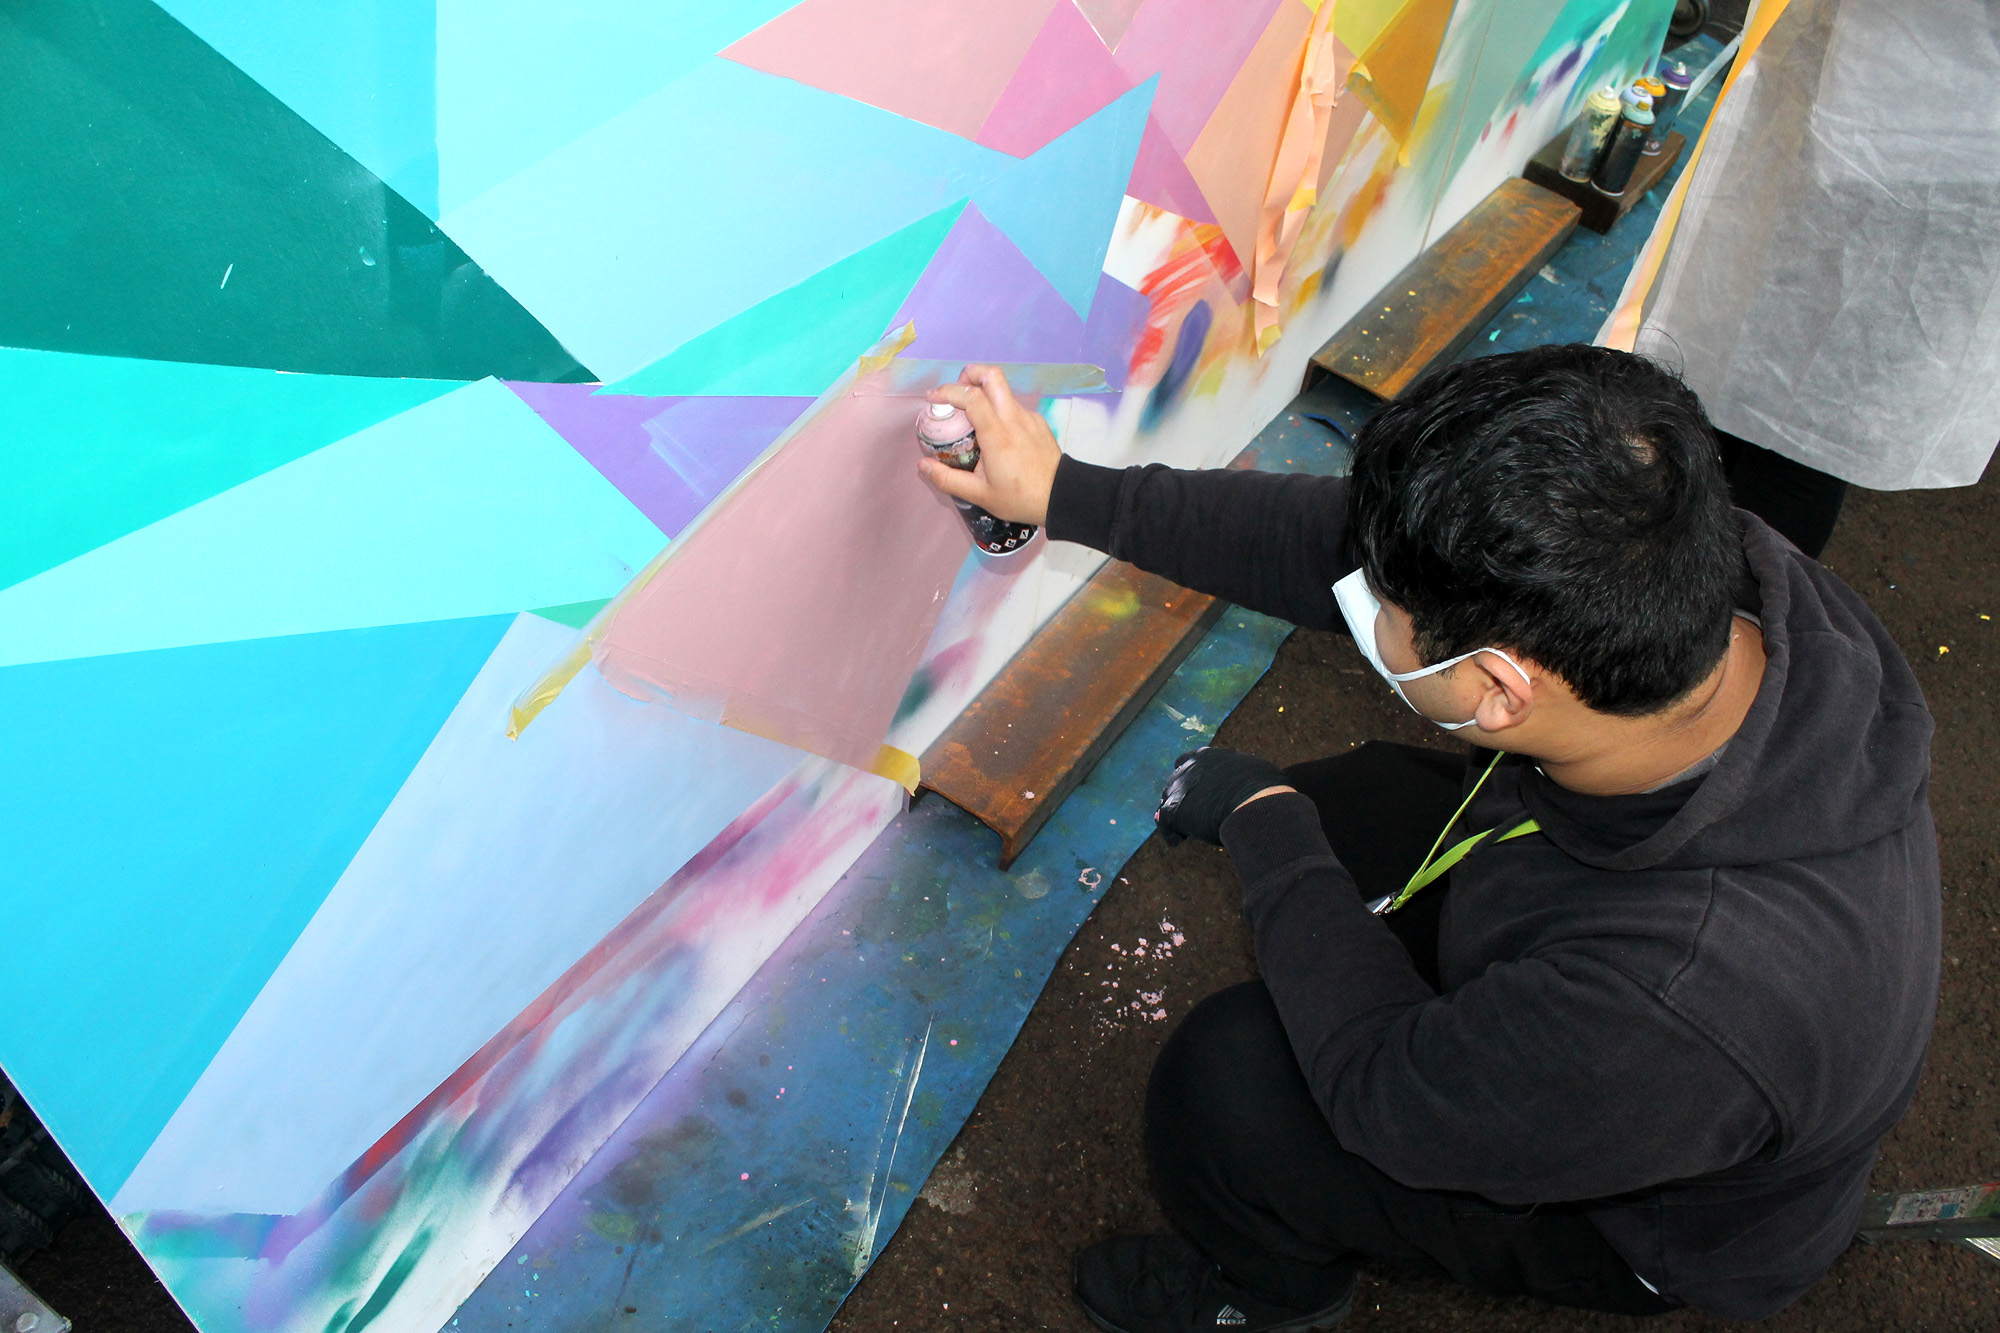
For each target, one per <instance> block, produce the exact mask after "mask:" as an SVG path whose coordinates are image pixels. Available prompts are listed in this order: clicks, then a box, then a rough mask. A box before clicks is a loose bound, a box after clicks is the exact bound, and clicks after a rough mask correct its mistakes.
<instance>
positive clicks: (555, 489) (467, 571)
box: [0, 380, 666, 665]
mask: <svg viewBox="0 0 2000 1333" xmlns="http://www.w3.org/2000/svg"><path fill="white" fill-rule="evenodd" d="M665 544H666V538H665V536H664V535H663V534H662V533H661V532H660V530H659V529H658V528H656V527H654V526H653V524H652V523H651V522H650V521H648V520H647V518H646V517H645V515H643V514H641V513H640V512H639V510H638V509H637V508H635V507H634V506H633V504H632V502H631V501H629V500H627V499H626V498H625V497H624V496H623V495H621V494H620V493H619V492H618V489H617V488H616V487H615V486H613V485H612V484H611V483H610V482H608V481H606V480H605V479H604V478H603V476H602V475H600V474H599V473H598V471H597V470H596V469H595V468H593V467H592V466H591V465H590V464H589V463H588V462H586V461H585V460H584V459H583V458H582V457H581V456H579V455H578V454H577V453H576V451H575V450H573V449H571V448H570V447H569V445H568V444H566V443H565V442H564V441H563V439H562V437H561V436H559V435H557V434H556V433H555V431H553V430H552V429H550V428H549V426H548V425H546V424H545V423H544V422H543V421H542V419H541V418H540V417H538V416H536V415H535V413H534V412H533V410H532V409H530V408H529V407H528V406H527V404H525V403H523V402H522V401H521V400H520V399H519V398H517V397H516V396H515V395H514V394H512V393H510V392H509V391H508V390H507V389H506V387H505V386H504V385H502V384H500V383H499V382H497V381H495V380H482V381H480V382H479V383H477V384H470V385H466V386H464V387H463V388H460V389H458V390H457V391H456V392H453V393H449V394H446V395H445V396H443V397H441V398H435V399H432V400H431V401H430V402H427V403H423V404H420V405H419V406H417V407H414V408H411V409H410V410H409V411H407V412H404V413H402V414H401V415H399V416H395V417H392V418H390V419H389V420H387V421H384V422H381V423H380V424H378V425H375V426H371V427H369V428H368V429H366V430H363V431H360V432H358V433H356V434H354V435H350V436H348V437H347V438H346V439H343V440H339V441H337V442H335V443H333V444H330V445H327V446H326V447H325V448H323V449H318V450H315V451H314V452H312V453H309V454H307V455H305V456H304V457H303V458H300V459H298V460H296V461H294V462H291V463H287V464H286V465H284V466H283V467H279V468H275V469H273V470H271V471H269V472H266V473H263V474H262V475H260V476H257V477H254V478H252V479H251V480H249V481H246V482H244V483H243V484H241V485H239V486H236V487H233V488H232V489H230V490H227V491H224V492H222V493H221V494H219V495H216V496H214V497H213V498H211V499H208V500H205V501H203V502H202V503H200V504H197V505H193V506H190V507H189V508H186V509H183V510H181V511H179V512H178V513H175V514H172V515H169V516H168V517H166V518H163V519H161V520H160V521H159V522H157V523H153V524H150V525H149V526H147V527H143V528H140V529H139V530H137V531H136V532H132V533H129V534H127V535H126V536H124V537H121V538H119V539H118V540H117V541H114V542H109V543H107V544H105V545H103V546H100V547H97V548H96V549H95V550H92V551H89V552H86V553H85V554H83V555H81V556H78V557H77V558H76V559H74V560H70V561H68V562H67V563H65V564H61V565H58V566H56V567H55V568H54V569H51V570H49V571H47V572H46V573H43V574H39V575H37V576H36V577H34V578H31V579H28V580H26V581H25V582H22V583H17V584H15V585H14V586H13V587H11V588H7V589H5V590H0V665H14V664H16V663H22V662H43V661H51V660H54V659H57V658H66V657H90V656H95V655H97V654H102V653H129V652H140V651H145V650H149V649H157V648H172V647H180V646H184V645H188V644H197V643H221V642H226V641H230V640H236V639H259V638H266V637H269V636H272V635H280V634H306V633H313V632H316V631H321V630H332V629H353V628H359V627H361V626H367V625H396V624H409V623H414V622H417V621H425V620H450V619H458V618H461V617H466V616H484V615H495V614H500V613H508V612H515V611H524V610H527V609H529V608H531V607H537V606H562V605H566V604H568V603H571V602H580V601H586V600H589V599H591V598H596V597H609V596H611V595H612V594H613V593H616V592H617V591H618V590H619V589H620V588H622V587H623V586H624V585H625V583H626V582H627V581H628V580H629V579H630V578H631V577H632V575H633V573H634V572H636V571H637V570H638V569H640V568H641V567H643V566H644V565H645V564H646V562H647V561H649V560H650V559H652V557H653V556H654V555H656V554H657V553H658V552H659V550H660V548H661V547H662V546H664V545H665Z"/></svg>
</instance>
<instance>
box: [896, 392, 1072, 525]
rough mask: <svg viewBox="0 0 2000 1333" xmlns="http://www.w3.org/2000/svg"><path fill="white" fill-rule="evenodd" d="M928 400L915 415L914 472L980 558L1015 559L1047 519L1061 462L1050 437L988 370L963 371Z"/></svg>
mask: <svg viewBox="0 0 2000 1333" xmlns="http://www.w3.org/2000/svg"><path fill="white" fill-rule="evenodd" d="M929 397H930V401H929V402H927V403H925V404H924V406H923V407H922V408H921V409H920V410H919V411H918V413H917V443H918V444H919V445H920V446H921V447H922V450H923V457H922V458H921V459H920V460H919V461H918V463H917V471H918V472H919V473H920V474H921V475H922V476H923V478H924V480H925V481H928V482H929V483H930V484H931V485H932V486H934V487H936V488H937V489H938V490H940V491H942V492H944V493H945V494H946V495H948V496H950V497H951V499H952V502H953V503H954V504H956V505H957V506H958V513H959V517H960V518H962V519H964V520H965V526H966V528H967V530H969V531H970V532H971V533H972V540H973V544H974V545H976V546H977V547H978V548H979V550H980V551H981V552H982V553H984V554H986V555H1012V554H1014V553H1015V552H1016V551H1019V550H1021V549H1022V548H1024V547H1025V546H1027V545H1028V543H1029V542H1030V541H1032V540H1034V536H1035V534H1036V533H1037V532H1039V531H1040V530H1041V524H1042V523H1043V522H1044V521H1045V520H1046V518H1047V516H1048V497H1049V490H1050V487H1051V486H1052V485H1053V484H1054V482H1055V474H1056V467H1057V465H1058V464H1060V463H1061V461H1062V448H1061V446H1059V445H1058V444H1057V443H1056V439H1055V432H1054V431H1052V430H1050V429H1049V423H1048V422H1047V421H1045V420H1043V419H1042V416H1041V414H1040V413H1039V412H1036V411H1035V410H1034V409H1033V408H1032V407H1028V406H1025V405H1023V404H1022V402H1021V401H1020V400H1019V399H1017V398H1015V397H1014V394H1013V391H1012V390H1011V389H1010V388H1009V387H1008V385H1007V377H1006V375H1004V374H1003V373H1001V371H1000V370H999V369H998V368H997V367H994V366H967V367H966V368H965V373H964V374H963V375H961V376H960V377H959V382H958V383H957V384H946V385H942V386H940V387H939V388H937V389H934V390H932V391H931V393H930V395H929Z"/></svg>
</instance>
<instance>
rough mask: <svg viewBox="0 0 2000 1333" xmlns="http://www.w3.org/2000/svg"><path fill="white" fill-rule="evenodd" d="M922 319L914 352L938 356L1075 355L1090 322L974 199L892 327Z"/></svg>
mask: <svg viewBox="0 0 2000 1333" xmlns="http://www.w3.org/2000/svg"><path fill="white" fill-rule="evenodd" d="M906 320H915V321H916V325H917V339H916V341H915V342H914V343H912V344H911V345H910V350H909V351H908V352H907V353H906V355H908V356H912V357H919V358H923V359H926V360H935V361H1075V360H1076V359H1077V357H1078V356H1079V355H1080V353H1081V351H1082V346H1083V321H1082V320H1081V319H1079V318H1077V314H1076V311H1075V310H1074V309H1072V308H1071V306H1070V303H1069V302H1068V301H1066V300H1064V299H1063V297H1062V293H1060V292H1058V291H1057V290H1056V289H1055V288H1054V287H1053V286H1051V285H1050V283H1049V280H1048V279H1047V278H1045V277H1043V276H1042V274H1041V270H1039V269H1037V268H1036V267H1035V266H1034V264H1033V263H1032V262H1031V261H1030V260H1029V259H1028V257H1027V256H1026V255H1024V254H1022V253H1021V251H1020V250H1019V249H1018V248H1017V247H1016V246H1015V244H1014V243H1013V242H1012V241H1010V240H1008V239H1007V237H1006V234H1005V233H1003V232H1002V231H1001V230H1000V229H999V228H998V227H996V226H994V225H993V224H992V223H991V222H988V221H987V220H986V218H985V217H984V215H982V214H981V213H980V211H979V209H978V207H977V206H971V205H969V206H967V208H966V210H965V212H964V213H963V214H962V215H961V216H960V217H959V219H958V221H957V222H956V223H955V224H953V226H952V229H951V234H950V235H948V236H946V237H945V238H944V244H943V245H941V246H939V247H938V251H937V254H936V255H935V256H933V257H932V259H931V262H930V265H929V266H928V267H927V268H925V269H924V272H923V276H922V277H920V278H918V279H917V282H916V285H915V286H914V287H912V288H910V294H909V296H908V297H907V298H905V299H904V301H903V308H902V309H901V310H899V311H897V312H896V317H895V318H894V319H893V320H891V321H890V322H889V326H890V327H891V328H894V327H896V326H897V325H900V324H902V323H903V322H904V321H906Z"/></svg>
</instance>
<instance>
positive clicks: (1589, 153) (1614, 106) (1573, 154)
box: [1559, 86, 1621, 181]
mask: <svg viewBox="0 0 2000 1333" xmlns="http://www.w3.org/2000/svg"><path fill="white" fill-rule="evenodd" d="M1620 110H1621V108H1620V106H1619V102H1618V90H1617V89H1616V88H1612V87H1608V86H1607V87H1603V88H1599V89H1598V90H1597V91H1596V92H1594V93H1592V94H1591V95H1590V99H1589V100H1588V101H1586V102H1585V103H1584V104H1583V116H1582V118H1581V119H1579V120H1578V121H1577V122H1576V128H1575V129H1573V130H1571V131H1570V132H1569V143H1568V144H1567V145H1566V146H1565V147H1564V148H1563V155H1562V165H1561V167H1560V168H1559V170H1561V172H1562V174H1563V175H1564V176H1565V177H1567V178H1568V179H1570V180H1573V181H1587V180H1589V179H1590V173H1591V172H1592V171H1594V170H1596V168H1597V163H1598V159H1600V158H1601V157H1603V156H1604V146H1605V145H1606V144H1608V143H1610V142H1611V131H1613V130H1614V129H1616V128H1618V114H1619V111H1620Z"/></svg>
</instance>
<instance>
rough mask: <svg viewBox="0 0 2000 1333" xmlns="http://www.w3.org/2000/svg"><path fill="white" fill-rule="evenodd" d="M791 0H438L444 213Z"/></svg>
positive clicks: (682, 71) (641, 95)
mask: <svg viewBox="0 0 2000 1333" xmlns="http://www.w3.org/2000/svg"><path fill="white" fill-rule="evenodd" d="M794 2H795V0H726V2H725V3H717V2H716V0H437V88H438V110H437V141H438V157H439V173H440V174H439V194H440V196H441V198H442V200H443V207H444V210H445V211H446V212H449V211H451V210H452V209H454V208H457V207H458V206H459V205H460V204H463V203H465V202H466V201H467V200H469V199H471V198H473V197H474V196H476V195H478V194H481V193H482V192H484V191H485V190H487V189H489V188H491V187H492V186H495V185H498V184H499V183H500V182H501V181H503V180H506V179H507V178H508V177H509V176H512V175H513V174H514V173H515V172H517V171H519V170H521V169H522V168H523V167H525V166H527V165H528V164H529V163H531V162H534V161H536V160H537V159H539V158H542V157H545V156H547V155H548V154H549V153H551V152H554V151H555V150H556V149H558V148H560V147H562V145H564V144H566V143H568V142H569V141H570V140H572V139H574V138H576V137H577V136H578V135H580V134H582V133H584V132H585V131H586V130H589V129H592V128H594V127H595V126H598V125H601V124H603V123H604V122H605V121H607V120H609V119H611V118H612V117H613V116H615V115H617V114H618V113H619V112H621V111H624V110H626V109H627V108H628V107H630V106H632V105H633V104H634V103H636V102H639V101H641V100H643V99H644V98H646V97H647V96H649V95H651V94H652V93H655V92H657V91H659V90H660V89H661V88H664V87H666V86H667V85H668V84H670V83H672V82H673V81H674V80H676V79H678V78H680V77H681V76H682V75H684V74H686V73H688V72H689V71H690V70H692V69H694V68H695V67H696V66H697V65H699V64H701V63H702V62H703V61H705V60H707V59H708V58H709V57H710V56H711V55H713V54H714V53H715V52H717V51H720V50H722V49H723V48H724V47H726V46H728V45H730V44H731V43H732V42H734V41H736V39H737V38H739V37H742V36H745V35H746V34H748V33H749V32H751V31H752V30H753V29H756V28H758V27H760V26H762V25H763V24H764V23H766V22H767V21H769V20H770V19H773V18H776V17H777V16H778V15H779V14H781V13H783V12H784V11H785V10H787V9H789V8H791V7H792V5H793V3H794Z"/></svg>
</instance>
